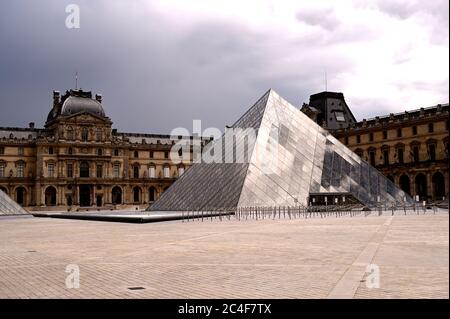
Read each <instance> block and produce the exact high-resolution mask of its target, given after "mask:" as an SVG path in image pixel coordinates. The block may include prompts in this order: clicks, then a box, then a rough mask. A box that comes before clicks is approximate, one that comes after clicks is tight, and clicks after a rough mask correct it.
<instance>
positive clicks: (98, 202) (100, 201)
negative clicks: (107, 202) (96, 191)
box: [95, 195, 103, 207]
mask: <svg viewBox="0 0 450 319" xmlns="http://www.w3.org/2000/svg"><path fill="white" fill-rule="evenodd" d="M95 204H96V205H97V207H101V206H103V201H102V196H101V195H97V198H96V200H95Z"/></svg>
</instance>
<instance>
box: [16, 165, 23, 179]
mask: <svg viewBox="0 0 450 319" xmlns="http://www.w3.org/2000/svg"><path fill="white" fill-rule="evenodd" d="M23 175H24V165H23V163H19V164H17V177H23Z"/></svg>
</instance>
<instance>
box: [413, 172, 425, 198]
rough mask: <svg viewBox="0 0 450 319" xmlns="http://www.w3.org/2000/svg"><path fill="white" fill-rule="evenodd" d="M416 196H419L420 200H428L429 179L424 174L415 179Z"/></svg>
mask: <svg viewBox="0 0 450 319" xmlns="http://www.w3.org/2000/svg"><path fill="white" fill-rule="evenodd" d="M415 184H416V195H419V200H427V196H428V193H427V178H426V176H425V175H424V174H418V175H417V176H416V179H415Z"/></svg>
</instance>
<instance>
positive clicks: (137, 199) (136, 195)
mask: <svg viewBox="0 0 450 319" xmlns="http://www.w3.org/2000/svg"><path fill="white" fill-rule="evenodd" d="M140 201H141V189H140V188H139V187H138V186H135V187H134V188H133V202H134V203H139V202H140Z"/></svg>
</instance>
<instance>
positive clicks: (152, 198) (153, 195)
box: [148, 186, 156, 202]
mask: <svg viewBox="0 0 450 319" xmlns="http://www.w3.org/2000/svg"><path fill="white" fill-rule="evenodd" d="M148 200H149V202H154V201H155V200H156V188H154V187H153V186H152V187H150V188H149V189H148Z"/></svg>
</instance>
